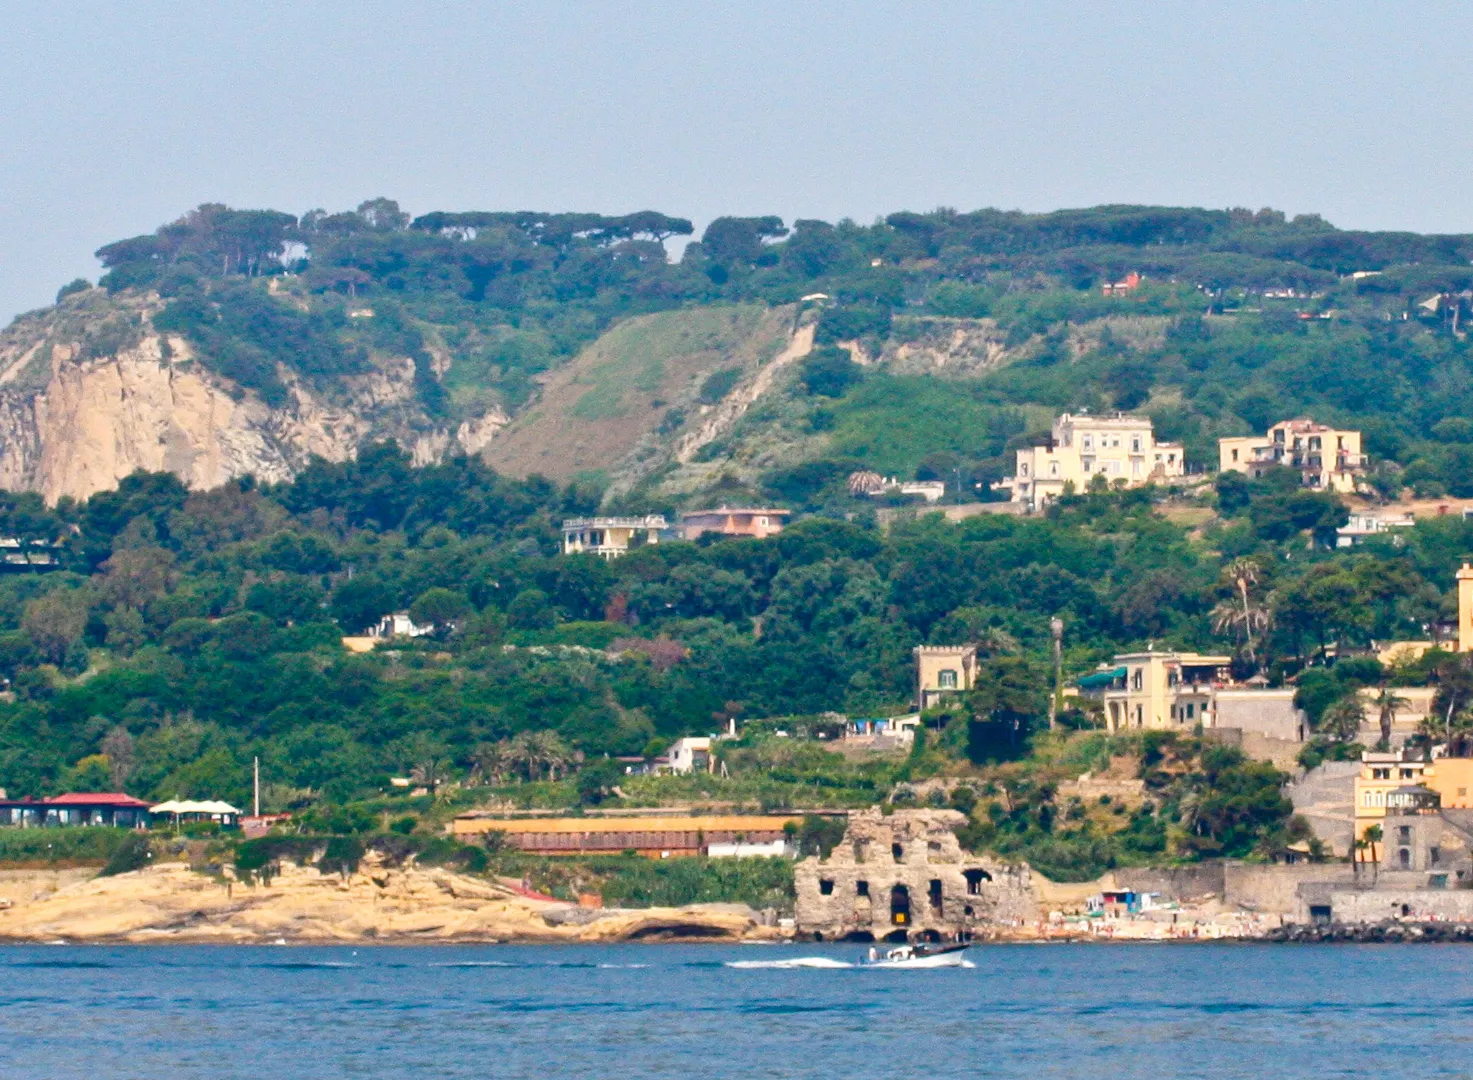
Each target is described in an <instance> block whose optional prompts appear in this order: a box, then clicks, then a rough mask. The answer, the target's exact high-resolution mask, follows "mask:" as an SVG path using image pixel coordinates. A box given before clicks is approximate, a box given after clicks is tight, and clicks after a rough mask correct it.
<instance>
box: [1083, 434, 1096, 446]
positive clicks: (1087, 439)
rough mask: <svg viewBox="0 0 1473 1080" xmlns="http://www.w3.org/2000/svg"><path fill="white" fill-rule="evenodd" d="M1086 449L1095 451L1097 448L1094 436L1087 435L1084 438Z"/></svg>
mask: <svg viewBox="0 0 1473 1080" xmlns="http://www.w3.org/2000/svg"><path fill="white" fill-rule="evenodd" d="M1084 448H1085V449H1086V450H1093V449H1094V448H1095V437H1094V436H1093V435H1086V436H1085V437H1084Z"/></svg>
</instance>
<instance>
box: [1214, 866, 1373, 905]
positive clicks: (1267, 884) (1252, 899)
mask: <svg viewBox="0 0 1473 1080" xmlns="http://www.w3.org/2000/svg"><path fill="white" fill-rule="evenodd" d="M1353 880H1354V878H1353V875H1352V873H1351V869H1350V867H1349V865H1347V864H1346V863H1296V864H1294V865H1293V866H1273V865H1259V864H1254V863H1227V864H1225V865H1224V866H1223V892H1222V897H1223V900H1225V901H1226V902H1227V903H1229V904H1232V905H1233V906H1235V907H1240V908H1243V909H1244V910H1246V911H1258V912H1263V913H1266V914H1277V915H1291V916H1292V915H1295V914H1296V913H1297V912H1298V911H1299V910H1300V906H1301V905H1300V899H1299V895H1300V886H1301V885H1307V884H1316V883H1330V884H1341V883H1349V882H1351V881H1353Z"/></svg>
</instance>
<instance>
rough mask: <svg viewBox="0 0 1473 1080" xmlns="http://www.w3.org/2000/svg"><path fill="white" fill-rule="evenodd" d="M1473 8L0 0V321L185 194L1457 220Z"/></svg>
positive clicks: (1463, 194)
mask: <svg viewBox="0 0 1473 1080" xmlns="http://www.w3.org/2000/svg"><path fill="white" fill-rule="evenodd" d="M1465 18H1466V9H1465V8H1464V7H1463V6H1462V5H1456V4H1453V3H1443V2H1440V0H1431V2H1424V3H1421V4H1418V5H1416V7H1415V9H1412V8H1409V7H1404V6H1402V5H1396V4H1383V3H1370V2H1359V0H1340V2H1339V3H1317V2H1295V0H1275V2H1272V3H1267V2H1256V0H1239V2H1237V3H1233V4H1206V3H1196V2H1190V0H1187V2H1178V3H1173V4H1161V3H1150V4H1147V3H1132V2H1126V0H1121V2H1117V3H1109V4H1105V3H1092V2H1086V0H1072V2H1067V3H1060V2H1053V0H1026V2H1019V3H1013V4H991V3H986V2H981V0H971V2H957V3H951V2H929V3H928V2H925V0H911V2H908V3H884V2H874V3H863V2H853V0H851V2H850V3H823V2H813V3H804V2H801V0H788V2H783V3H776V2H773V3H768V2H763V0H742V2H735V3H726V2H722V0H702V2H701V3H696V4H692V3H681V2H677V0H669V2H665V3H651V2H643V0H620V2H618V3H603V2H599V0H586V2H582V3H571V2H569V3H563V2H559V0H541V2H538V3H525V4H523V3H515V2H511V0H502V2H498V3H494V4H492V3H436V2H432V0H417V2H415V3H400V4H389V3H381V2H375V0H358V2H355V3H352V4H347V3H343V2H342V0H338V2H335V3H331V4H328V3H315V2H312V0H298V2H295V3H287V2H284V0H252V2H251V3H237V2H234V0H211V2H210V3H207V4H201V3H199V2H198V0H190V2H188V3H162V2H150V0H131V2H127V3H124V2H117V3H99V2H93V0H69V2H68V3H66V4H55V3H40V2H32V0H8V2H7V3H6V4H4V5H0V100H3V101H4V102H5V103H6V105H5V107H4V108H0V148H3V149H0V321H5V320H8V319H9V318H10V316H12V315H14V314H16V313H18V312H20V311H23V310H28V309H32V308H36V307H40V306H43V305H45V304H47V303H50V302H51V300H52V298H53V297H54V295H55V293H56V290H57V288H58V287H59V286H60V285H62V284H64V283H65V282H67V281H70V280H72V279H73V278H75V277H78V276H84V277H88V278H91V279H93V280H96V277H97V274H98V269H99V268H98V266H97V262H96V260H95V259H94V258H93V257H92V252H93V251H94V250H95V249H96V248H98V247H99V246H101V245H102V244H105V243H108V242H110V241H112V240H116V239H120V238H122V237H125V236H132V235H136V234H139V233H144V232H150V231H152V230H153V229H154V228H156V227H157V226H159V225H160V224H163V223H164V222H166V221H170V220H172V219H174V218H176V217H178V216H179V215H180V214H182V213H183V212H184V211H186V210H188V209H189V208H191V207H193V206H195V205H197V204H199V203H202V202H223V203H227V204H229V205H231V206H237V207H251V208H259V207H271V208H274V209H279V210H285V211H288V212H291V213H302V212H303V211H305V210H308V209H311V208H313V207H324V208H326V209H328V210H340V209H345V208H350V207H353V206H356V205H357V204H358V203H359V202H361V201H363V200H364V199H367V198H372V197H375V196H380V195H384V196H388V197H390V198H394V199H397V200H399V202H400V203H401V204H402V205H403V207H404V208H405V209H406V210H408V211H410V212H411V213H414V214H421V213H425V212H427V211H430V210H468V209H479V210H520V209H531V210H548V211H560V210H589V211H598V212H603V213H624V212H628V211H632V210H640V209H654V210H660V211H663V212H665V213H668V214H674V215H678V216H684V217H689V218H691V219H692V220H694V221H695V222H696V225H697V229H698V230H699V229H700V228H701V227H702V226H703V225H704V224H705V222H707V221H709V220H710V219H711V218H713V217H715V216H718V215H721V214H742V215H746V214H778V215H780V216H782V217H783V218H784V219H785V220H787V221H789V222H791V221H792V220H794V219H795V218H800V217H817V218H824V219H826V220H830V221H833V220H837V219H839V218H841V217H852V218H855V219H856V220H860V221H870V220H873V219H874V218H875V217H877V216H881V215H884V214H887V213H890V212H893V211H896V210H902V209H907V210H917V211H923V210H930V209H934V208H935V207H938V206H950V207H955V208H957V209H960V210H970V209H976V208H978V207H983V206H995V207H999V208H1003V209H1022V210H1029V211H1042V210H1051V209H1057V208H1060V207H1074V206H1089V205H1095V204H1099V203H1125V202H1129V203H1152V204H1169V205H1192V206H1208V207H1228V206H1248V207H1252V208H1255V209H1256V208H1258V207H1262V206H1272V207H1275V208H1278V209H1281V210H1284V211H1286V212H1288V213H1290V214H1295V213H1306V212H1314V213H1320V214H1323V215H1324V216H1325V217H1326V218H1328V219H1329V220H1330V221H1331V222H1333V223H1335V224H1336V225H1338V226H1340V227H1342V228H1363V229H1410V230H1416V231H1423V232H1473V184H1470V183H1469V182H1468V177H1469V176H1470V175H1473V139H1469V138H1468V137H1467V134H1466V133H1467V131H1468V130H1469V129H1470V124H1469V121H1470V119H1473V116H1470V113H1473V94H1469V93H1468V86H1469V85H1470V79H1469V75H1470V67H1473V60H1470V57H1469V53H1468V51H1467V50H1466V49H1465V48H1463V47H1462V44H1461V38H1462V36H1463V35H1462V33H1461V29H1462V28H1463V27H1464V26H1465Z"/></svg>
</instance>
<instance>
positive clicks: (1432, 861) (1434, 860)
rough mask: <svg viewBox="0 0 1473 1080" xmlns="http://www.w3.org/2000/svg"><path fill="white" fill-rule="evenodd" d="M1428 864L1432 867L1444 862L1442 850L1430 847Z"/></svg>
mask: <svg viewBox="0 0 1473 1080" xmlns="http://www.w3.org/2000/svg"><path fill="white" fill-rule="evenodd" d="M1427 862H1428V864H1429V865H1431V866H1437V865H1438V864H1439V863H1441V862H1442V848H1440V847H1435V846H1434V847H1430V848H1428V849H1427Z"/></svg>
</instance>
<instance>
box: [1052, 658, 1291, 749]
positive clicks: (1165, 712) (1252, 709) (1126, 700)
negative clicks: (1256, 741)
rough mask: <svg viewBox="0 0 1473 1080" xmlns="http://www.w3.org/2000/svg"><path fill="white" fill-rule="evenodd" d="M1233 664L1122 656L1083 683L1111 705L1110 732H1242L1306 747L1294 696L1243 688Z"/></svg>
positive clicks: (1106, 706)
mask: <svg viewBox="0 0 1473 1080" xmlns="http://www.w3.org/2000/svg"><path fill="white" fill-rule="evenodd" d="M1231 665H1232V657H1230V656H1220V655H1209V656H1204V655H1202V654H1200V653H1189V652H1173V651H1168V650H1162V649H1152V650H1148V651H1146V652H1137V653H1122V654H1120V655H1119V656H1116V657H1115V661H1114V664H1113V665H1107V666H1105V667H1104V668H1102V669H1101V670H1100V671H1097V672H1095V673H1094V674H1092V675H1086V676H1085V677H1084V678H1082V679H1080V680H1079V689H1080V691H1081V692H1082V693H1083V694H1085V695H1087V696H1090V697H1094V698H1096V699H1097V700H1099V701H1100V702H1101V704H1102V705H1103V706H1104V713H1105V726H1106V727H1107V728H1108V729H1109V731H1111V732H1112V733H1117V732H1124V731H1140V730H1157V731H1163V730H1164V731H1193V730H1195V729H1196V728H1198V727H1201V728H1203V729H1206V730H1211V729H1225V728H1235V729H1237V730H1238V731H1240V732H1245V733H1253V734H1254V735H1255V736H1262V737H1265V738H1268V739H1270V740H1280V741H1281V742H1283V743H1299V742H1303V741H1304V735H1305V730H1304V729H1305V717H1304V713H1303V711H1302V710H1300V709H1298V708H1297V707H1295V705H1294V691H1293V690H1292V689H1279V690H1270V689H1267V688H1264V687H1260V686H1252V685H1244V684H1242V683H1238V682H1235V681H1234V679H1233V677H1232V668H1231Z"/></svg>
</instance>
